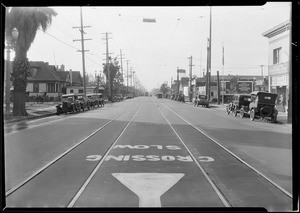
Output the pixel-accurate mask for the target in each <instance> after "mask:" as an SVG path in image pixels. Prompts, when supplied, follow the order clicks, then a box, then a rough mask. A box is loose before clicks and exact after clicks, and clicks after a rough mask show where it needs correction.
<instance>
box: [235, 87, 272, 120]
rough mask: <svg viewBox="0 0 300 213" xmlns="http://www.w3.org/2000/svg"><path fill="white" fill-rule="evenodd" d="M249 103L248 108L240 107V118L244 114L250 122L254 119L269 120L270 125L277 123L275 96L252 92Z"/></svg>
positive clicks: (267, 93)
mask: <svg viewBox="0 0 300 213" xmlns="http://www.w3.org/2000/svg"><path fill="white" fill-rule="evenodd" d="M250 95H251V102H250V104H249V107H248V108H247V107H246V106H245V107H242V108H241V109H240V113H241V117H244V115H245V114H248V115H249V116H250V120H251V121H253V120H254V119H255V117H259V118H261V119H265V118H270V119H271V122H272V123H276V122H277V115H278V111H277V109H276V99H277V94H275V93H269V92H262V91H254V92H252V93H251V94H250Z"/></svg>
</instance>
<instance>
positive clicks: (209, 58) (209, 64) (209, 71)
mask: <svg viewBox="0 0 300 213" xmlns="http://www.w3.org/2000/svg"><path fill="white" fill-rule="evenodd" d="M211 19H212V17H211V6H210V18H209V52H208V60H209V61H208V62H209V63H208V67H207V68H208V69H207V72H208V101H209V100H210V77H211V22H212V20H211Z"/></svg>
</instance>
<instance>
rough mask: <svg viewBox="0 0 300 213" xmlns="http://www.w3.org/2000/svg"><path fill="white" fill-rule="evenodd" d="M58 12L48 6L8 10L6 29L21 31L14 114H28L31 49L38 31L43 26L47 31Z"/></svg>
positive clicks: (13, 76) (15, 64)
mask: <svg viewBox="0 0 300 213" xmlns="http://www.w3.org/2000/svg"><path fill="white" fill-rule="evenodd" d="M56 15H57V13H56V12H55V11H54V10H53V9H51V8H46V7H12V8H10V9H7V10H6V20H5V31H6V33H7V34H11V32H12V29H14V28H16V29H17V30H18V31H19V36H18V38H17V42H16V46H15V58H14V61H13V71H12V74H11V81H12V82H13V86H14V93H13V96H14V98H13V99H14V104H13V116H27V115H28V114H27V112H26V109H25V94H26V87H27V77H28V76H29V62H28V58H27V51H28V50H29V48H30V46H31V44H32V42H33V41H34V38H35V36H36V33H37V31H38V30H39V29H40V28H42V30H43V31H44V32H45V31H46V29H47V28H48V26H49V25H50V24H51V22H52V17H53V16H56Z"/></svg>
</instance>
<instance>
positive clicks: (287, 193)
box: [162, 104, 293, 198]
mask: <svg viewBox="0 0 300 213" xmlns="http://www.w3.org/2000/svg"><path fill="white" fill-rule="evenodd" d="M162 105H163V106H164V107H165V108H167V109H168V110H170V111H171V112H173V113H174V114H175V115H176V116H177V117H179V118H181V119H182V120H183V121H185V122H186V123H188V124H189V125H191V126H192V127H194V128H195V129H196V130H198V131H199V132H201V133H202V134H203V135H205V136H206V137H208V138H209V139H211V141H213V142H214V143H216V144H217V145H219V146H220V147H222V148H223V149H224V150H225V151H227V152H228V153H229V154H231V155H232V156H233V157H235V158H236V159H237V160H239V161H240V162H242V163H243V164H245V165H246V166H248V167H249V168H250V169H252V170H253V171H255V172H256V173H257V174H259V175H260V176H261V177H263V178H264V179H266V180H267V181H269V182H270V183H271V184H273V185H274V186H275V187H276V188H278V189H279V190H281V191H282V192H283V193H285V194H286V195H287V196H289V197H290V198H293V195H292V194H291V193H290V192H288V191H287V190H285V189H284V188H282V187H281V186H280V185H278V184H277V183H275V182H274V181H272V180H271V179H270V178H268V177H267V176H266V175H264V174H263V173H261V172H260V171H258V170H257V169H256V168H254V167H253V166H251V165H250V164H248V163H247V162H246V161H244V160H243V159H241V158H240V157H239V156H237V155H236V154H234V153H233V152H231V151H230V150H229V149H227V148H226V147H225V146H223V145H222V144H221V142H219V141H218V140H217V139H215V138H213V137H212V136H210V135H209V134H208V133H206V132H205V131H204V130H203V129H201V128H198V127H196V126H195V125H193V124H192V123H190V122H189V121H187V120H186V119H184V118H183V117H181V116H180V115H179V114H177V113H176V112H175V111H174V110H172V109H171V108H169V107H168V106H166V105H165V104H162Z"/></svg>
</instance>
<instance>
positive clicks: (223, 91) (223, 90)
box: [221, 42, 226, 104]
mask: <svg viewBox="0 0 300 213" xmlns="http://www.w3.org/2000/svg"><path fill="white" fill-rule="evenodd" d="M221 86H222V104H224V93H225V91H226V90H225V89H224V45H223V42H222V84H221Z"/></svg>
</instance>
